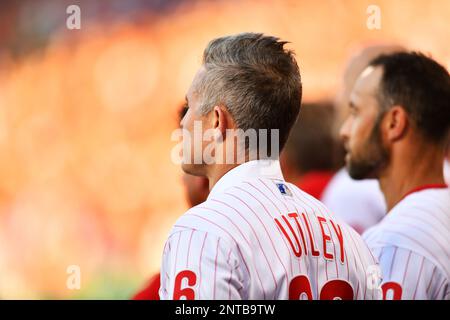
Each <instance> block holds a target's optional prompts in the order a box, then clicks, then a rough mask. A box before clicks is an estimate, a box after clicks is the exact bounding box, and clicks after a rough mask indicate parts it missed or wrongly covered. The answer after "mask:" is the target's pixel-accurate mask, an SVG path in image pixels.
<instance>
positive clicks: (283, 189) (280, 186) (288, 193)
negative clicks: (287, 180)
mask: <svg viewBox="0 0 450 320" xmlns="http://www.w3.org/2000/svg"><path fill="white" fill-rule="evenodd" d="M276 185H277V188H278V190H279V191H280V193H281V194H282V195H285V196H291V197H292V192H291V190H289V188H288V186H287V185H285V184H284V183H276Z"/></svg>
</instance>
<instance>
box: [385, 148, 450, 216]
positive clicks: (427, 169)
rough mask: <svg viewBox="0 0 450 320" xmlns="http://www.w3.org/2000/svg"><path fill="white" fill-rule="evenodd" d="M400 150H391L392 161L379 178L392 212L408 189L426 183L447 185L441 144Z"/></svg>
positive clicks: (410, 189)
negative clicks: (395, 151) (439, 145)
mask: <svg viewBox="0 0 450 320" xmlns="http://www.w3.org/2000/svg"><path fill="white" fill-rule="evenodd" d="M423 146H424V148H420V146H416V147H415V148H409V149H403V150H401V152H400V150H397V151H398V152H397V154H394V152H393V153H392V159H391V164H390V165H389V167H387V168H385V169H384V170H383V172H382V173H381V175H380V177H379V179H378V181H379V183H380V188H381V191H382V192H383V194H384V198H385V200H386V205H387V211H388V212H389V211H390V210H391V209H392V208H393V207H394V206H395V205H396V204H397V203H399V202H400V201H401V200H402V199H403V198H404V197H405V196H406V195H407V194H408V193H409V192H411V191H412V190H414V189H416V188H418V187H421V186H424V185H435V184H444V177H443V159H444V156H443V151H441V150H439V148H438V147H435V148H431V147H429V146H428V147H426V146H425V145H423Z"/></svg>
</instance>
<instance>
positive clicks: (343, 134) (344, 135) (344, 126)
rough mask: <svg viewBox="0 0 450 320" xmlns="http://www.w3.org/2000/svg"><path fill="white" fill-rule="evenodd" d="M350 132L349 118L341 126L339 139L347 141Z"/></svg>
mask: <svg viewBox="0 0 450 320" xmlns="http://www.w3.org/2000/svg"><path fill="white" fill-rule="evenodd" d="M349 130H350V119H349V118H347V119H346V120H345V121H344V123H343V124H342V126H341V129H340V130H339V137H340V138H341V140H342V141H344V142H345V141H346V140H347V139H348V134H349Z"/></svg>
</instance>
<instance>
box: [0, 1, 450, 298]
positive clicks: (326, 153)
mask: <svg viewBox="0 0 450 320" xmlns="http://www.w3.org/2000/svg"><path fill="white" fill-rule="evenodd" d="M378 3H379V4H380V6H381V8H382V10H383V11H382V12H383V26H382V29H381V30H378V31H370V30H368V29H367V28H366V27H365V19H366V13H365V12H366V11H365V8H366V7H367V5H369V4H370V1H356V0H355V1H344V0H342V1H323V2H320V3H318V2H312V1H276V2H274V1H267V2H261V1H252V0H248V1H237V0H233V1H214V2H208V1H176V0H170V1H162V0H161V1H144V0H141V1H138V0H134V1H87V0H84V1H66V0H64V1H56V0H40V1H31V0H25V1H20V2H19V1H2V2H1V3H0V298H122V299H127V298H129V297H130V296H132V295H133V294H134V293H135V292H136V291H137V290H138V289H139V288H141V287H142V285H143V284H144V283H145V280H146V279H147V278H148V277H150V276H151V275H153V274H154V273H156V272H157V271H158V269H159V265H160V257H161V252H162V246H163V243H164V240H165V238H166V235H167V232H168V231H169V229H170V227H171V225H172V224H173V222H174V221H175V220H176V218H177V217H178V216H179V215H180V214H181V213H183V212H184V211H185V209H186V208H187V207H188V206H191V205H193V204H195V203H197V202H199V201H200V200H201V199H203V198H204V197H205V196H206V192H207V188H206V184H205V182H204V181H203V180H202V179H198V178H192V177H187V176H183V175H182V173H181V170H180V169H179V168H178V166H177V165H176V164H174V163H172V162H171V159H170V152H171V149H172V148H173V146H174V145H175V142H174V141H171V132H172V131H173V130H174V129H175V128H177V126H178V122H179V119H178V112H179V109H180V105H181V103H182V101H183V99H184V94H185V90H186V88H187V87H188V84H189V83H190V81H191V78H192V75H193V74H194V73H195V70H196V68H197V67H198V65H199V64H200V57H201V52H202V49H203V47H204V46H205V44H206V43H207V42H208V41H209V40H210V39H212V38H214V37H216V36H218V35H224V34H231V33H236V32H241V31H258V32H265V33H269V34H275V35H278V36H281V37H282V38H284V39H288V40H290V41H291V42H292V43H291V44H290V46H291V47H292V48H293V49H294V51H295V52H296V54H297V58H298V61H299V63H300V68H301V69H302V71H303V83H304V93H305V99H304V100H306V103H304V105H303V109H302V111H301V121H300V122H299V123H298V124H297V126H296V127H295V128H294V130H293V132H292V134H291V138H290V139H291V140H290V141H289V142H288V145H287V147H286V150H285V153H284V154H283V155H282V159H281V160H282V165H283V170H284V173H285V178H286V179H287V180H288V181H291V182H294V183H296V184H297V185H298V186H299V187H300V188H302V189H303V190H305V191H306V192H309V193H310V194H312V195H314V196H315V197H317V198H319V199H321V200H322V201H323V202H324V203H325V204H326V205H328V206H329V207H330V209H331V210H332V211H334V212H335V213H336V214H338V215H341V216H342V218H343V219H345V220H346V221H347V222H348V223H349V224H350V225H352V226H353V227H354V228H355V229H356V230H357V231H358V232H362V231H364V230H365V229H366V228H367V227H369V226H371V225H373V224H375V223H376V222H377V221H379V219H381V218H382V216H383V215H384V213H385V207H384V203H383V198H382V196H381V194H380V192H379V190H378V186H377V183H376V182H375V181H362V182H354V181H352V180H351V179H350V178H349V177H348V175H347V174H346V173H345V172H344V171H343V170H342V169H341V168H342V165H343V150H342V145H341V144H340V143H339V141H338V138H337V128H338V127H339V126H340V124H341V123H342V119H343V118H344V117H345V112H346V111H343V110H346V108H344V106H346V104H347V100H348V94H349V90H350V89H349V87H351V86H352V85H353V83H354V81H355V80H356V77H357V75H358V74H359V72H361V71H362V70H363V69H364V67H365V66H366V65H367V63H368V62H369V60H371V59H372V58H373V57H375V56H376V55H377V54H379V53H382V52H391V51H393V50H398V49H399V48H402V47H406V48H414V49H420V50H421V51H423V52H429V53H431V54H432V56H433V57H434V58H436V59H437V60H438V61H440V62H441V63H442V64H444V65H446V66H447V67H448V66H449V65H450V47H449V46H448V45H447V43H445V41H442V40H440V39H448V35H449V34H448V30H449V29H448V21H447V20H448V12H450V3H449V2H448V1H445V0H441V1H439V0H434V1H426V0H418V1H414V2H413V3H412V2H409V1H406V0H396V1H388V0H380V1H378ZM69 4H78V5H79V6H80V7H81V12H82V28H81V30H73V31H70V30H67V29H65V20H66V18H67V14H66V10H65V9H66V7H67V6H68V5H69ZM405 6H408V10H404V8H405ZM237 8H239V10H237ZM219 12H220V15H219V14H218V13H219ZM446 13H447V14H446ZM418 16H419V17H421V19H416V17H418ZM230 21H232V23H230ZM294 146H296V147H294ZM318 146H321V148H318ZM324 146H326V148H324ZM306 150H307V151H306ZM349 199H351V200H352V201H349ZM355 199H356V200H355ZM186 200H187V201H186ZM349 205H351V206H353V207H352V210H349V207H348V206H349ZM349 212H351V213H352V215H351V216H349V215H348V213H349ZM70 265H78V266H80V268H81V272H82V286H81V289H80V290H76V291H72V290H69V289H68V288H67V287H66V285H65V284H66V278H67V272H66V270H67V267H68V266H70Z"/></svg>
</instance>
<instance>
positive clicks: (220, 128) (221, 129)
mask: <svg viewBox="0 0 450 320" xmlns="http://www.w3.org/2000/svg"><path fill="white" fill-rule="evenodd" d="M212 122H213V123H212V128H213V129H214V130H217V134H219V133H220V134H221V135H222V137H225V133H226V130H227V129H229V128H230V127H229V126H230V124H231V123H230V119H229V113H228V110H226V109H225V107H223V106H215V107H214V108H213V117H212Z"/></svg>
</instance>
